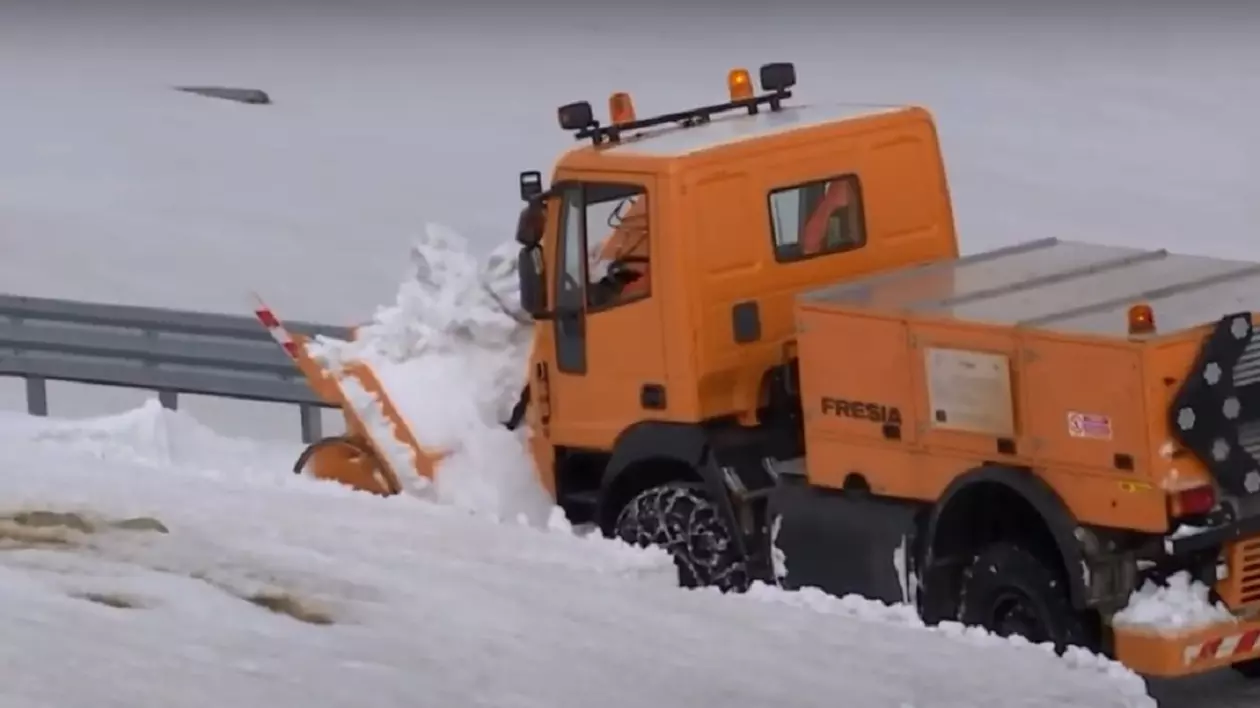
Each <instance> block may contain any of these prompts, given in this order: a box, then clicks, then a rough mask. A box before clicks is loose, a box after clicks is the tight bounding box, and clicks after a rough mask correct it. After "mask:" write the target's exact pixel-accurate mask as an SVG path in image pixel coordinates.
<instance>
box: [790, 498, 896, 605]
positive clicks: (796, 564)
mask: <svg viewBox="0 0 1260 708" xmlns="http://www.w3.org/2000/svg"><path fill="white" fill-rule="evenodd" d="M920 510H921V507H919V506H918V505H913V504H908V503H904V502H899V501H893V500H886V499H874V498H871V497H865V496H859V495H856V494H848V493H843V492H839V491H833V490H821V489H817V488H811V487H808V486H805V485H785V486H783V487H779V488H777V489H775V490H774V492H773V493H771V495H770V498H769V501H768V507H767V514H768V523H769V528H770V541H769V542H770V544H771V549H770V555H771V559H772V562H773V565H774V575H775V578H776V580H777V582H778V584H779V585H780V586H781V587H783V588H785V589H788V590H796V589H800V588H803V587H815V588H818V589H820V590H822V591H824V592H826V593H828V594H831V595H835V596H837V597H843V596H845V595H849V594H857V595H861V596H863V597H867V598H870V599H874V600H880V601H883V602H887V603H890V604H895V603H906V602H914V600H915V598H914V595H915V586H916V583H915V581H914V576H915V565H916V564H915V563H914V558H915V556H917V554H916V553H914V552H913V551H912V549H914V548H915V547H916V546H917V542H916V541H917V538H916V536H917V534H916V529H917V526H916V517H917V515H918V514H919V512H920Z"/></svg>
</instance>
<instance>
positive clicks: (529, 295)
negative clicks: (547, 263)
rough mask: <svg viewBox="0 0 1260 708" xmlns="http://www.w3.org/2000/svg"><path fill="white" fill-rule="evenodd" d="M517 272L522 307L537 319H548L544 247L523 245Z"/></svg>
mask: <svg viewBox="0 0 1260 708" xmlns="http://www.w3.org/2000/svg"><path fill="white" fill-rule="evenodd" d="M516 274H517V277H518V278H520V288H521V309H522V310H524V311H525V312H528V313H529V315H530V317H533V318H534V319H536V320H540V319H546V318H547V317H548V315H549V313H548V312H547V280H546V278H545V277H544V269H543V253H542V249H541V248H539V247H538V246H537V245H533V246H522V247H521V252H520V253H519V254H517V256H516Z"/></svg>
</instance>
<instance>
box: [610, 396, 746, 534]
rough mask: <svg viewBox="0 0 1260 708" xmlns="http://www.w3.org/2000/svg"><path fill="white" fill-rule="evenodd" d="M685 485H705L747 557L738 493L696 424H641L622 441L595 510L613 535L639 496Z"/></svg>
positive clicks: (621, 437) (616, 445)
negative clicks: (665, 486)
mask: <svg viewBox="0 0 1260 708" xmlns="http://www.w3.org/2000/svg"><path fill="white" fill-rule="evenodd" d="M680 481H692V482H699V483H701V484H702V485H703V486H704V488H705V491H706V492H707V494H708V495H709V497H710V498H711V499H712V500H713V501H714V502H715V503H716V504H717V505H718V508H719V510H720V511H721V513H722V517H723V519H724V520H725V521H726V523H727V524H728V525H729V527H730V529H731V530H732V535H733V537H734V538H735V540H736V543H738V544H739V545H740V548H741V551H743V552H745V553H747V550H748V549H747V547H746V544H745V539H744V538H743V535H742V534H741V533H739V529H740V524H739V523H738V518H737V516H736V513H735V504H734V501H733V499H732V495H731V491H732V490H731V489H730V487H729V486H728V484H727V481H726V479H725V477H724V476H723V472H722V470H721V469H720V468H719V466H718V464H717V462H716V459H715V457H714V455H713V451H712V446H711V443H710V439H709V432H708V431H707V430H705V429H704V428H703V427H702V426H700V425H697V424H693V423H671V422H666V421H641V422H639V423H635V424H633V425H631V426H630V427H628V428H626V429H625V430H624V431H623V432H622V433H621V435H619V436H617V441H616V442H615V443H614V445H613V451H612V455H611V456H610V457H609V460H608V466H607V468H606V469H605V470H604V475H603V478H602V480H601V482H600V489H599V495H598V497H597V501H596V505H595V519H596V522H597V523H598V524H599V527H600V530H601V531H602V532H603V533H604V535H606V536H611V535H612V534H613V527H614V526H615V524H616V521H617V515H618V514H619V513H620V511H621V509H622V508H623V507H625V505H626V504H627V503H628V502H629V501H630V500H631V499H633V498H634V497H635V495H637V494H639V493H640V492H643V491H646V490H647V489H650V488H652V487H655V486H659V485H661V484H668V483H670V482H680Z"/></svg>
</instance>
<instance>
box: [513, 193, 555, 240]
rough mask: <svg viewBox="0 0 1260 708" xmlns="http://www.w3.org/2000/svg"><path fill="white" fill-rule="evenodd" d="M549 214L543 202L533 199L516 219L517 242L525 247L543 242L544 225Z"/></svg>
mask: <svg viewBox="0 0 1260 708" xmlns="http://www.w3.org/2000/svg"><path fill="white" fill-rule="evenodd" d="M546 220H547V214H546V212H545V211H543V206H542V203H541V202H537V201H532V202H530V203H529V204H526V205H525V208H524V209H521V215H520V217H519V218H518V219H517V220H516V242H517V243H519V244H521V246H523V247H525V248H533V247H535V246H537V245H538V244H540V243H542V237H543V227H544V224H545V222H546Z"/></svg>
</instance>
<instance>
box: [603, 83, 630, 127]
mask: <svg viewBox="0 0 1260 708" xmlns="http://www.w3.org/2000/svg"><path fill="white" fill-rule="evenodd" d="M608 115H609V117H610V118H611V120H612V124H613V125H625V124H627V123H633V122H634V120H635V118H634V101H632V100H630V94H628V93H626V92H625V91H618V92H617V93H614V94H613V95H611V96H609V97H608Z"/></svg>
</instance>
